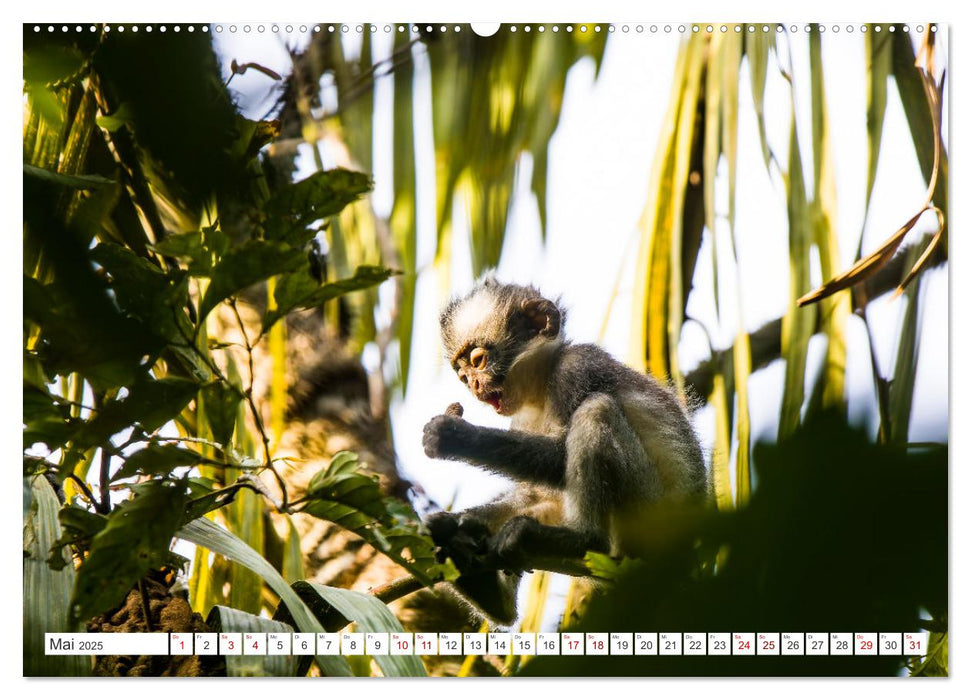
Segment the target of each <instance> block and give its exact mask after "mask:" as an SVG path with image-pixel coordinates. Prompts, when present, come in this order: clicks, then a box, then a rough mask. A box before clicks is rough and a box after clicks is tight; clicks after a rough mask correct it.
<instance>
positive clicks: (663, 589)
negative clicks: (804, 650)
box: [524, 410, 948, 676]
mask: <svg viewBox="0 0 971 700" xmlns="http://www.w3.org/2000/svg"><path fill="white" fill-rule="evenodd" d="M753 457H754V459H753V463H754V466H755V468H756V471H757V474H758V477H759V478H758V483H759V488H758V489H757V490H756V491H755V492H754V493H753V494H752V498H751V500H750V502H749V504H748V506H747V507H746V508H744V509H740V510H737V511H732V512H727V513H720V514H719V513H711V514H709V516H708V517H707V518H703V519H697V518H695V519H693V520H689V522H692V523H693V525H692V526H691V527H690V528H688V529H685V530H682V531H677V530H676V531H674V532H673V533H672V531H670V530H667V531H665V530H664V529H660V528H659V529H657V530H656V532H657V537H656V538H652V539H651V540H650V541H647V542H645V543H644V546H642V548H641V549H640V551H639V552H638V554H639V561H636V562H635V563H634V564H633V565H632V566H631V567H630V568H629V569H628V570H626V571H622V572H621V573H620V575H619V576H618V578H617V580H616V582H615V584H614V585H613V588H612V590H611V592H610V595H604V596H601V597H599V598H597V599H596V600H595V601H594V602H593V603H592V604H591V606H590V609H589V612H588V614H587V616H586V617H585V618H584V619H583V621H582V622H581V623H580V624H579V625H578V626H577V627H576V631H580V632H585V631H602V630H611V631H617V632H624V631H626V632H642V631H644V630H659V631H663V630H685V631H688V630H690V631H693V632H702V633H705V632H734V631H749V630H751V631H758V630H764V631H773V632H810V631H817V630H818V631H838V630H846V631H868V632H880V631H883V632H886V631H916V630H918V629H920V628H921V627H925V628H926V627H927V626H931V625H933V623H932V622H931V621H930V620H927V619H925V616H926V614H927V613H928V612H929V613H930V614H931V615H932V616H933V617H934V618H935V619H946V617H947V599H948V590H947V588H948V585H947V567H948V537H947V519H946V518H942V517H941V513H944V512H946V509H947V500H948V495H947V450H946V448H943V447H931V448H927V449H925V450H921V451H918V450H904V449H902V448H899V447H895V446H887V445H881V444H874V443H872V442H871V441H870V440H869V439H868V438H867V437H866V436H865V435H864V434H863V433H862V432H861V431H859V430H857V429H853V428H850V427H848V426H847V424H846V422H845V419H844V418H843V417H842V416H840V415H839V414H838V413H837V412H835V411H832V410H831V411H827V412H825V413H823V414H820V415H818V416H815V417H813V418H810V419H807V421H806V422H805V424H804V425H802V426H800V427H799V428H798V429H797V430H796V431H795V432H794V433H793V434H792V435H791V436H790V437H788V438H787V439H785V440H783V441H781V442H780V443H779V444H778V445H765V444H760V445H757V446H756V449H755V452H754V455H753ZM716 556H717V557H718V561H719V563H718V564H717V565H715V566H712V563H713V561H714V559H715V557H716ZM923 611H926V612H923ZM904 660H905V659H903V658H901V657H899V656H898V657H892V656H872V657H867V656H855V657H835V656H832V657H831V656H808V655H807V656H798V657H788V656H785V655H783V656H774V657H768V656H760V657H758V658H755V657H753V658H752V659H751V661H747V660H746V658H745V657H719V656H702V657H693V656H687V655H686V656H677V657H665V656H661V657H651V656H633V657H624V656H610V657H577V658H575V659H573V658H570V659H567V658H566V657H564V658H562V659H556V658H552V657H538V658H536V659H534V660H532V661H531V662H530V663H529V664H527V665H526V666H525V667H524V673H525V674H526V675H566V674H569V675H604V676H620V675H664V676H679V675H689V676H725V675H770V676H776V675H796V676H831V675H896V674H897V673H898V672H899V671H900V669H901V664H902V663H903V661H904Z"/></svg>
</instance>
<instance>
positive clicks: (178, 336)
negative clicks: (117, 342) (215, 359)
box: [91, 243, 192, 345]
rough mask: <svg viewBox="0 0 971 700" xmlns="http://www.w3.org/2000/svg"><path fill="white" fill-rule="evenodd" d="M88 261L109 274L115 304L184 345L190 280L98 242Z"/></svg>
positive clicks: (187, 334)
mask: <svg viewBox="0 0 971 700" xmlns="http://www.w3.org/2000/svg"><path fill="white" fill-rule="evenodd" d="M91 258H92V259H93V260H94V261H95V262H97V263H98V264H99V265H101V266H102V267H104V268H105V270H107V271H108V274H109V275H111V289H112V290H113V291H114V293H115V298H116V300H117V302H118V305H119V306H120V307H121V308H122V309H123V310H124V311H125V312H126V313H127V314H128V315H129V316H131V317H133V318H135V319H137V320H138V321H141V322H142V323H144V324H146V325H147V326H149V327H151V328H152V330H153V331H154V332H155V333H157V334H159V335H160V336H162V337H163V338H165V340H167V341H168V342H169V343H176V344H180V345H185V344H186V342H187V341H186V339H187V338H191V337H192V324H191V323H190V322H189V319H188V316H187V315H186V312H185V307H186V306H187V305H188V303H189V286H188V283H189V280H188V278H187V277H186V275H185V273H184V272H182V271H180V270H177V271H174V272H170V273H166V272H163V271H162V270H161V269H160V268H159V267H158V266H157V265H154V264H152V263H151V262H149V261H148V260H146V259H145V258H142V257H140V256H138V255H136V254H135V253H134V252H133V251H131V250H130V249H128V248H125V247H123V246H120V245H117V244H115V243H99V244H98V246H97V247H96V248H95V249H94V251H92V253H91Z"/></svg>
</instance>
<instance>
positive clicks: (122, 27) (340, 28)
mask: <svg viewBox="0 0 971 700" xmlns="http://www.w3.org/2000/svg"><path fill="white" fill-rule="evenodd" d="M772 26H774V27H775V31H777V32H783V31H785V29H786V26H785V25H784V24H776V25H768V24H763V25H758V24H691V25H686V24H679V25H672V24H661V25H658V24H564V25H559V24H552V25H545V24H535V25H531V24H523V25H517V24H511V25H508V26H507V30H508V31H509V32H513V33H515V32H519V31H522V32H526V33H529V32H532V31H536V32H538V33H540V34H542V33H544V32H546V31H551V32H553V33H558V32H560V31H563V32H566V33H572V32H573V31H579V32H581V33H585V32H589V31H592V32H594V33H597V32H602V31H605V30H606V31H607V32H616V31H619V32H621V33H624V34H627V33H630V32H633V33H635V34H644V33H649V34H657V33H658V32H663V33H665V34H670V33H671V32H678V33H680V34H686V33H688V32H692V33H696V34H697V33H699V32H707V33H714V32H729V31H734V32H736V33H741V32H748V33H750V34H754V33H755V32H757V31H762V32H764V33H767V32H770V31H772ZM409 28H410V29H411V31H413V32H420V31H422V30H424V32H425V33H426V34H427V33H431V32H436V31H437V32H440V33H443V32H449V31H451V32H461V31H462V26H460V25H457V24H455V25H445V24H441V25H438V24H436V25H432V24H423V25H418V24H412V25H407V24H394V25H392V24H385V25H383V27H381V28H379V27H378V25H375V24H358V25H356V26H354V25H350V24H312V25H307V24H301V25H293V24H287V25H279V24H271V25H265V24H256V25H250V24H240V25H237V24H215V25H213V26H212V30H213V31H214V32H216V33H217V34H221V33H222V32H224V31H225V32H229V33H230V34H235V33H236V32H238V31H242V32H243V33H244V34H249V33H250V32H253V31H256V32H257V33H258V34H262V33H264V32H266V31H270V32H273V33H276V34H280V33H284V34H293V33H295V32H298V33H300V34H306V33H307V32H313V33H315V34H316V33H320V32H332V33H333V32H341V33H343V34H347V33H350V32H357V33H358V34H363V33H364V32H371V33H377V32H379V31H382V30H383V31H384V32H385V33H390V32H392V31H398V32H405V31H407V30H408V29H409ZM871 28H872V31H874V32H881V31H884V30H886V31H889V32H895V31H897V26H896V25H893V24H888V25H882V24H871V25H867V24H861V25H852V24H846V25H840V24H833V25H825V24H819V25H814V24H805V25H801V26H800V25H796V24H791V25H789V26H788V30H789V31H790V32H793V33H794V32H798V31H800V29H801V30H803V31H806V32H811V31H812V30H813V29H817V30H818V31H820V32H825V31H831V32H833V33H834V34H837V33H839V32H840V31H845V32H847V33H853V32H854V31H857V30H859V31H860V32H863V33H866V32H868V31H870V30H871ZM72 29H73V30H74V31H75V32H83V31H84V30H85V29H87V30H88V31H91V32H94V31H97V30H98V27H97V26H96V25H93V24H92V25H88V26H86V27H85V26H82V25H80V24H76V25H67V24H61V25H53V24H48V25H46V26H44V25H39V24H35V25H34V32H35V33H40V32H42V31H44V30H46V31H47V32H48V33H53V32H56V31H61V32H62V33H65V32H70V31H71V30H72ZM103 29H104V31H106V32H111V31H116V32H122V33H123V32H126V31H129V32H133V33H137V32H139V31H142V32H145V33H151V32H153V31H156V32H160V33H165V32H167V31H172V32H175V33H179V32H182V31H186V32H190V33H192V32H195V31H197V30H198V31H200V32H203V33H205V32H208V31H209V25H206V24H202V25H195V24H186V25H180V24H170V25H166V24H160V25H151V24H144V25H138V24H106V25H104V26H103ZM914 29H915V30H916V31H917V32H923V31H924V25H923V24H917V25H914ZM902 30H903V31H904V32H909V31H910V25H907V24H904V25H902ZM473 31H475V28H474V27H473ZM930 31H932V32H936V31H937V25H936V24H932V25H930Z"/></svg>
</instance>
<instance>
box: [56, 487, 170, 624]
mask: <svg viewBox="0 0 971 700" xmlns="http://www.w3.org/2000/svg"><path fill="white" fill-rule="evenodd" d="M185 501H186V492H185V482H184V481H175V482H173V481H152V482H146V483H144V484H141V485H140V486H139V489H138V495H136V496H135V497H134V498H132V499H130V500H128V501H125V502H124V503H121V504H119V505H118V507H116V508H115V509H114V510H113V511H112V512H111V514H110V515H109V516H108V524H107V526H106V527H105V528H104V529H103V530H102V531H101V532H99V533H98V534H97V535H96V536H95V537H94V539H92V540H91V552H90V553H89V554H88V556H87V557H86V558H85V560H84V564H83V565H82V566H81V568H80V569H79V570H78V576H77V581H76V582H75V585H74V593H73V595H72V605H71V620H72V621H73V622H77V621H81V620H87V619H89V618H91V617H92V616H94V615H97V614H99V613H103V612H107V611H108V610H111V609H112V608H114V607H115V606H117V605H119V604H120V603H121V602H122V601H123V600H124V598H125V595H126V594H127V593H128V591H129V590H131V588H132V586H134V585H135V583H136V582H137V581H138V579H140V578H141V577H142V576H144V575H145V574H146V573H147V572H148V571H149V570H150V569H154V568H158V567H159V566H161V565H163V564H165V563H166V562H167V561H168V559H169V543H170V542H171V540H172V537H173V535H174V534H175V531H176V529H178V527H179V523H180V522H181V520H182V513H183V508H184V507H185Z"/></svg>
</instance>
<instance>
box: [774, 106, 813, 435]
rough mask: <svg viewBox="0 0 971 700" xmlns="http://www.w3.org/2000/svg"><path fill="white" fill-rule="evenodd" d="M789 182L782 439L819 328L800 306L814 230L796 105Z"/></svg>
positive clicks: (794, 415) (791, 424)
mask: <svg viewBox="0 0 971 700" xmlns="http://www.w3.org/2000/svg"><path fill="white" fill-rule="evenodd" d="M785 181H786V196H787V212H788V215H789V305H788V309H787V311H786V314H785V316H783V318H782V356H783V357H784V358H785V360H786V374H785V384H784V387H783V393H782V409H781V414H780V417H779V438H780V439H782V438H783V437H785V436H787V435H789V434H791V433H792V432H793V431H794V430H795V429H796V426H798V425H799V420H800V416H801V413H802V404H803V397H804V394H805V386H806V352H807V349H808V346H809V339H810V337H812V335H813V331H814V330H815V327H816V315H815V309H814V308H809V309H806V308H800V305H799V298H800V296H801V295H802V294H804V293H805V290H806V289H808V288H809V284H810V279H809V250H810V246H811V244H812V230H811V228H810V221H809V207H808V205H807V202H806V185H805V180H804V179H803V172H802V156H801V155H800V152H799V138H798V135H797V132H796V114H795V105H794V104H793V110H792V115H791V118H790V129H789V171H788V173H786V177H785Z"/></svg>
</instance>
